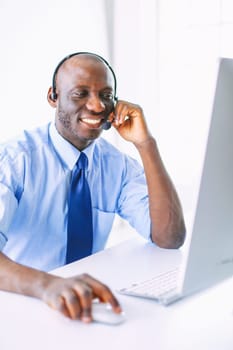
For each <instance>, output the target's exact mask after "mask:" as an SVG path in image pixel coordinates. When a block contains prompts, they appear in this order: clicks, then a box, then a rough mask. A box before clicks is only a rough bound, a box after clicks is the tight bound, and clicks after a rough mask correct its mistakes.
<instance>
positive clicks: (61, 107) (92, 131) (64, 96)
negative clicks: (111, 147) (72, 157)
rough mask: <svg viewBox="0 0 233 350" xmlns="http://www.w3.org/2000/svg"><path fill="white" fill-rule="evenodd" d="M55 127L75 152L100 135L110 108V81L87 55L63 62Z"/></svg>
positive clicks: (105, 70)
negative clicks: (72, 146) (75, 148)
mask: <svg viewBox="0 0 233 350" xmlns="http://www.w3.org/2000/svg"><path fill="white" fill-rule="evenodd" d="M56 86H57V87H56V92H57V95H58V97H57V106H56V127H57V130H58V132H59V133H60V134H61V135H62V136H63V137H64V138H65V139H66V140H68V141H69V142H70V143H72V144H73V145H74V146H75V147H77V148H78V149H79V150H82V149H84V148H85V147H87V146H88V145H89V144H90V143H91V142H92V141H93V140H94V139H96V138H98V137H99V136H100V134H101V132H102V130H103V129H102V126H103V123H104V122H105V121H106V120H107V118H108V116H109V114H110V113H111V112H112V110H113V106H114V79H113V76H112V73H111V71H110V70H109V69H108V67H107V66H106V65H105V64H104V63H103V62H102V61H100V60H98V59H97V58H95V57H92V56H88V55H80V56H75V57H73V58H71V59H69V60H68V61H67V62H65V63H64V64H63V65H62V67H61V68H60V70H59V72H58V74H57V80H56Z"/></svg>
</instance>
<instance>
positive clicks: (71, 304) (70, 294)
mask: <svg viewBox="0 0 233 350" xmlns="http://www.w3.org/2000/svg"><path fill="white" fill-rule="evenodd" d="M63 299H64V303H65V306H66V309H67V311H68V314H69V317H70V318H72V319H73V320H75V319H77V318H80V316H81V306H80V302H79V298H78V296H77V294H76V293H75V291H73V290H72V289H70V290H67V291H65V292H63Z"/></svg>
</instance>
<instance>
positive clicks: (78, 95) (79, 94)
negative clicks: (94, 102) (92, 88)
mask: <svg viewBox="0 0 233 350" xmlns="http://www.w3.org/2000/svg"><path fill="white" fill-rule="evenodd" d="M86 96H87V91H75V92H73V93H72V95H71V97H72V98H83V97H86Z"/></svg>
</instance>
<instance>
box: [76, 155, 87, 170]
mask: <svg viewBox="0 0 233 350" xmlns="http://www.w3.org/2000/svg"><path fill="white" fill-rule="evenodd" d="M87 166H88V158H87V156H86V154H85V153H83V152H81V153H80V156H79V159H78V161H77V168H78V169H86V168H87Z"/></svg>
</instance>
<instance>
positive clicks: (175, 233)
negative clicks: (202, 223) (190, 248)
mask: <svg viewBox="0 0 233 350" xmlns="http://www.w3.org/2000/svg"><path fill="white" fill-rule="evenodd" d="M135 147H136V148H137V150H138V152H139V154H140V156H141V159H142V162H143V166H144V170H145V175H146V181H147V186H148V193H149V208H150V217H151V222H152V240H153V241H154V242H155V243H156V244H158V245H159V246H160V247H163V248H179V247H180V246H181V245H182V244H183V242H184V239H185V224H184V219H183V213H182V208H181V204H180V201H179V198H178V195H177V193H176V190H175V188H174V186H173V184H172V182H171V180H170V178H169V176H168V174H167V172H166V169H165V167H164V165H163V162H162V160H161V157H160V154H159V151H158V148H157V144H156V141H155V139H154V138H152V137H150V138H148V140H147V141H145V142H143V143H140V144H135Z"/></svg>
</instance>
